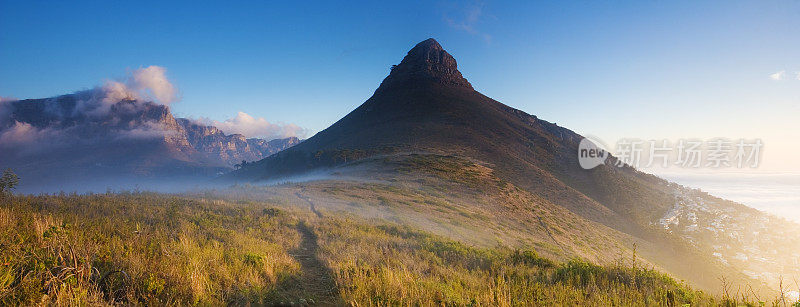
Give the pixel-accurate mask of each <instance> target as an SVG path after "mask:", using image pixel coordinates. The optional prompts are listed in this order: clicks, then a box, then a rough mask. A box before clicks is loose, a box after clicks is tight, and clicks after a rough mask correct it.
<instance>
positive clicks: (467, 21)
mask: <svg viewBox="0 0 800 307" xmlns="http://www.w3.org/2000/svg"><path fill="white" fill-rule="evenodd" d="M483 6H484V3H483V2H474V3H469V4H466V5H462V4H455V5H454V7H453V8H452V11H454V13H455V14H454V15H455V16H457V17H455V18H454V17H450V15H449V14H447V13H445V15H444V21H445V22H446V23H447V25H448V26H450V27H451V28H454V29H456V30H459V31H464V32H467V33H469V34H471V35H475V36H479V37H481V38H483V39H484V40H485V41H486V42H487V43H491V41H492V36H491V35H489V34H487V33H483V32H481V31H479V30H478V29H477V25H478V24H479V23H480V22H481V20H482V19H484V17H485V16H486V15H485V14H484V11H483Z"/></svg>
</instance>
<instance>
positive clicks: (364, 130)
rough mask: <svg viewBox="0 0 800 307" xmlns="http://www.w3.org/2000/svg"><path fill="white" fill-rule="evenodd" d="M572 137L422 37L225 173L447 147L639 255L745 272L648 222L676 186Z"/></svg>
mask: <svg viewBox="0 0 800 307" xmlns="http://www.w3.org/2000/svg"><path fill="white" fill-rule="evenodd" d="M582 138H583V137H582V136H580V135H578V134H576V133H574V132H573V131H571V130H569V129H566V128H563V127H559V126H557V125H555V124H553V123H549V122H547V121H544V120H541V119H539V118H537V117H536V116H533V115H529V114H527V113H525V112H522V111H520V110H516V109H513V108H511V107H508V106H506V105H503V104H502V103H500V102H497V101H495V100H493V99H491V98H488V97H486V96H484V95H482V94H480V93H478V92H477V91H475V90H474V89H473V88H472V86H471V84H470V83H469V82H468V81H467V80H466V79H464V78H463V76H462V75H461V73H460V72H459V71H458V69H457V64H456V61H455V59H454V58H453V57H452V56H451V55H450V54H448V53H447V52H446V51H445V50H444V49H443V48H442V47H441V46H440V45H439V44H438V43H437V42H436V41H435V40H433V39H428V40H426V41H423V42H421V43H419V44H417V45H416V46H415V47H414V48H412V49H411V50H410V51H409V52H408V54H407V55H406V56H405V58H404V59H403V60H402V62H401V63H400V64H398V65H396V66H394V67H393V68H392V71H391V73H390V74H389V76H388V77H386V79H385V80H384V81H383V82H382V83H381V85H380V87H379V88H378V89H377V90H376V91H375V93H374V95H373V96H372V97H371V98H369V99H368V100H367V101H366V102H364V103H363V104H362V105H361V106H359V107H358V108H356V109H355V110H353V111H352V112H351V113H349V114H348V115H347V116H345V117H344V118H342V119H340V120H339V121H337V122H336V123H334V124H333V125H332V126H330V127H329V128H327V129H325V130H323V131H321V132H320V133H318V134H316V135H315V136H313V137H311V138H309V139H308V140H306V141H304V142H303V143H301V144H299V145H297V146H295V147H293V148H291V149H288V150H285V151H283V152H280V153H278V154H276V155H273V156H271V157H268V158H266V159H263V160H261V161H259V162H256V163H252V164H250V165H249V166H248V167H245V168H244V169H242V170H239V171H236V172H234V173H232V174H231V175H230V176H229V178H231V179H233V180H239V181H252V180H264V179H270V178H278V177H281V176H285V175H292V174H298V173H302V172H304V171H310V170H321V169H326V168H333V167H341V166H342V165H345V166H346V165H349V164H353V161H362V160H364V159H366V158H369V157H383V156H396V155H401V154H407V153H425V154H438V155H455V156H459V157H463V158H466V159H468V160H474V161H479V163H481V164H483V165H484V166H486V167H488V168H490V169H491V170H492V171H493V172H494V174H495V175H496V176H497V177H498V178H499V179H501V180H505V181H508V182H510V183H512V184H513V185H515V186H517V187H520V188H522V189H524V190H525V191H527V192H530V193H532V194H533V195H536V196H537V197H541V198H542V199H544V200H545V201H547V202H549V203H552V204H555V205H557V206H560V207H563V208H566V209H568V210H569V211H571V212H573V213H574V214H576V215H577V216H579V217H580V218H583V219H587V220H589V221H592V222H596V223H598V224H600V225H604V226H605V227H608V228H610V229H611V230H613V231H616V232H619V233H623V234H626V235H629V236H633V237H634V238H637V240H640V241H641V242H646V243H647V244H646V245H647V246H650V247H649V248H646V249H641V250H640V252H641V253H642V255H643V256H644V257H647V258H648V260H649V261H652V262H653V263H656V264H658V265H660V266H661V267H663V268H664V269H666V270H668V271H669V272H671V273H673V274H675V275H676V276H679V277H681V278H684V279H687V280H691V281H693V282H695V283H696V284H699V285H701V286H703V287H705V288H706V289H712V288H716V287H717V285H718V278H719V277H720V276H721V275H723V274H725V275H729V276H734V277H733V278H735V279H741V280H748V279H747V278H746V277H744V276H743V274H741V271H739V270H738V269H736V268H733V267H730V266H725V265H724V264H722V265H721V264H720V263H719V262H718V261H717V259H714V257H712V254H711V253H708V252H706V251H705V250H704V248H705V247H707V246H706V245H704V244H705V243H704V244H697V243H695V242H691V241H690V240H686V239H685V237H682V236H679V235H675V234H674V233H671V232H668V231H664V229H663V228H662V227H659V226H658V225H657V221H658V220H659V219H660V218H662V217H663V216H664V215H665V214H667V213H668V211H669V210H671V209H672V207H673V205H674V204H675V201H676V194H675V191H676V188H677V186H676V185H674V184H671V183H669V182H667V181H664V180H662V179H660V178H657V177H655V176H652V175H648V174H645V173H641V172H639V171H637V170H635V169H633V168H631V167H628V166H623V167H616V166H613V165H614V164H615V162H616V159H614V158H613V157H612V158H610V159H609V160H608V161H606V165H601V166H600V167H597V168H595V169H592V170H584V169H582V168H580V166H579V164H578V161H577V148H578V143H579V142H580V140H581V139H582ZM337 172H339V171H338V170H337ZM366 176H367V177H369V176H370V175H366ZM594 244H597V243H596V242H595V243H594ZM712 264H713V265H712ZM719 267H724V268H725V269H724V270H721V269H719Z"/></svg>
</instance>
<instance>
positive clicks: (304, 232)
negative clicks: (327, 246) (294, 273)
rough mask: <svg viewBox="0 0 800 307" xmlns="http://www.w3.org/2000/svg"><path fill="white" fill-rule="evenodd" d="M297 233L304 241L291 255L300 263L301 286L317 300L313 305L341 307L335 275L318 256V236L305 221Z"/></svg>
mask: <svg viewBox="0 0 800 307" xmlns="http://www.w3.org/2000/svg"><path fill="white" fill-rule="evenodd" d="M297 231H298V232H299V233H300V236H301V238H302V241H301V242H300V246H299V247H298V248H297V249H296V250H293V251H291V253H290V254H291V255H292V257H294V259H295V260H296V261H297V262H298V263H300V270H301V275H300V280H299V281H300V286H301V287H302V288H303V290H305V292H307V293H308V294H309V295H310V296H311V297H314V298H315V301H314V303H313V304H312V305H316V306H335V305H341V304H342V302H341V299H340V298H339V290H338V288H337V287H336V282H335V280H334V278H333V273H332V272H331V270H330V269H329V268H328V267H327V266H325V264H324V263H323V262H322V261H321V260H320V259H319V257H318V256H317V252H318V249H319V245H318V244H317V235H316V234H315V233H314V231H313V230H312V229H311V228H310V227H309V226H308V224H306V222H305V221H301V222H300V223H298V224H297Z"/></svg>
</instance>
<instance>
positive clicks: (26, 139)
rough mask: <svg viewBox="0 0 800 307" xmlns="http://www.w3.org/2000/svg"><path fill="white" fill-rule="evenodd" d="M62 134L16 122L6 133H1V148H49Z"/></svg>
mask: <svg viewBox="0 0 800 307" xmlns="http://www.w3.org/2000/svg"><path fill="white" fill-rule="evenodd" d="M60 135H61V132H60V131H58V130H52V129H39V128H36V127H34V126H33V125H31V124H29V123H23V122H18V121H15V122H14V125H13V126H11V127H10V128H8V129H6V130H5V131H0V147H9V148H11V147H15V146H27V145H38V146H37V147H47V146H49V145H53V143H54V142H53V140H52V139H53V138H58V137H59V136H60Z"/></svg>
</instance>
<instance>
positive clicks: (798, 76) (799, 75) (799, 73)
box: [795, 71, 800, 80]
mask: <svg viewBox="0 0 800 307" xmlns="http://www.w3.org/2000/svg"><path fill="white" fill-rule="evenodd" d="M795 74H797V80H800V71H798V72H795Z"/></svg>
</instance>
